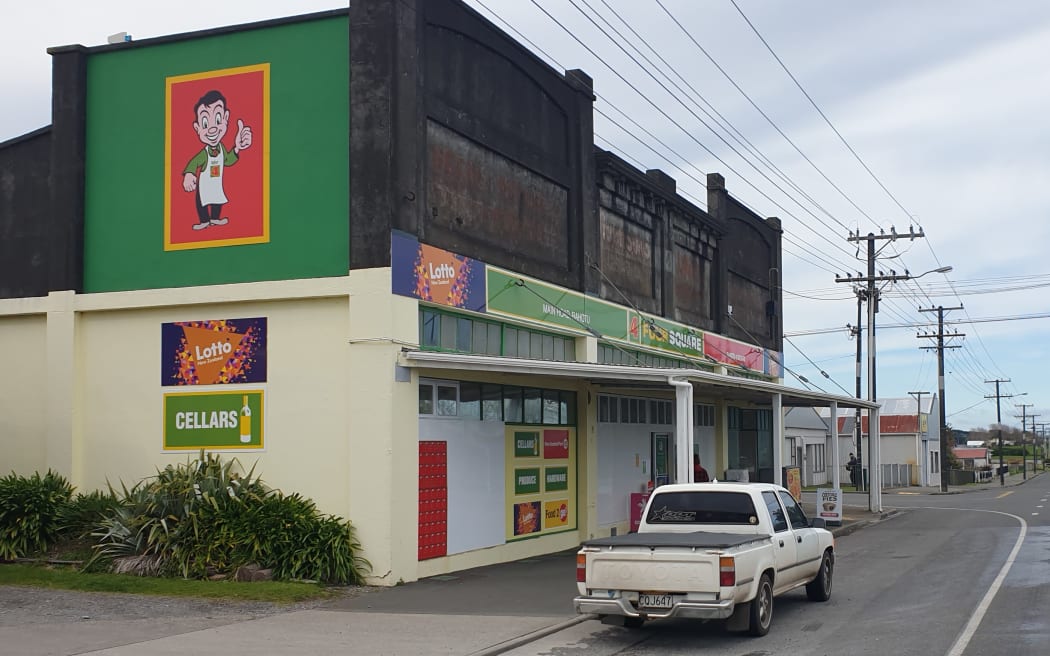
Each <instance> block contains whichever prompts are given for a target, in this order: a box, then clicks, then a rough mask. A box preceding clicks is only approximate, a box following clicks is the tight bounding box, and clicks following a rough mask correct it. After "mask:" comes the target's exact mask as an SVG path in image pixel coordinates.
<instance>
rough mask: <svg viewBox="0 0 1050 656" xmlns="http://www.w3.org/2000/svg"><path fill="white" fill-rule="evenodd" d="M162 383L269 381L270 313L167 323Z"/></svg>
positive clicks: (162, 339) (163, 329)
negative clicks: (267, 338) (241, 317)
mask: <svg viewBox="0 0 1050 656" xmlns="http://www.w3.org/2000/svg"><path fill="white" fill-rule="evenodd" d="M160 342H161V366H160V372H161V373H160V384H161V385H163V386H165V387H167V386H173V385H225V384H245V383H247V384H254V383H264V382H266V317H254V318H248V319H209V320H203V321H179V322H175V323H164V324H161V327H160Z"/></svg>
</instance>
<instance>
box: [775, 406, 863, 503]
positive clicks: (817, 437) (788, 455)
mask: <svg viewBox="0 0 1050 656" xmlns="http://www.w3.org/2000/svg"><path fill="white" fill-rule="evenodd" d="M830 437H831V432H830V431H829V430H828V424H827V420H826V419H824V418H822V417H821V416H820V414H819V413H818V412H817V411H816V410H815V409H813V408H788V409H787V410H786V411H785V412H784V440H785V442H786V445H785V447H786V448H785V451H784V464H785V465H790V466H797V467H799V468H800V469H801V470H802V484H803V485H826V484H827V485H830V484H831V483H832V482H833V474H832V471H831V468H832V467H833V466H834V463H829V462H828V458H829V457H830V455H831V449H830V446H829V439H830ZM843 453H844V454H845V453H848V451H847V452H843ZM839 476H840V479H845V480H849V476H848V475H847V474H846V473H845V469H843V470H842V471H841V472H840V474H839Z"/></svg>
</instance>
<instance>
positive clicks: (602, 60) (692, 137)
mask: <svg viewBox="0 0 1050 656" xmlns="http://www.w3.org/2000/svg"><path fill="white" fill-rule="evenodd" d="M530 2H531V3H532V4H533V5H534V6H535V7H536V8H537V9H539V10H540V11H541V12H543V14H544V15H546V16H547V18H549V19H550V20H551V21H552V22H553V23H554V24H555V25H557V26H558V27H560V28H561V29H562V31H564V32H565V33H566V34H568V35H569V37H571V38H572V39H573V40H574V41H576V43H578V44H579V45H580V46H581V47H582V48H583V49H584V50H586V51H587V52H588V53H590V55H591V56H592V57H594V58H595V59H596V60H597V61H598V62H600V63H601V64H602V65H603V66H605V67H606V68H607V69H608V70H609V71H610V72H612V74H613V75H615V76H616V77H617V78H619V79H620V81H621V82H623V83H624V84H626V85H627V86H628V87H630V88H631V89H632V90H633V91H634V92H635V93H636V94H638V96H639V97H640V98H642V99H643V100H645V101H646V102H647V103H648V104H649V105H650V106H652V108H653V109H655V110H656V111H657V112H659V113H660V114H661V115H662V116H663V117H664V118H666V119H667V120H668V121H670V122H671V123H672V124H673V125H674V126H675V127H677V128H678V129H679V130H681V131H682V132H683V133H684V134H685V135H686V136H687V137H688V138H689V139H690V140H691V141H693V142H695V143H696V144H697V145H698V146H700V147H701V148H703V149H704V151H705V152H707V153H708V154H709V155H710V156H711V157H714V158H715V159H716V160H718V162H719V163H721V164H722V165H723V166H725V167H726V169H728V170H729V171H730V172H732V173H734V174H735V175H737V176H738V177H739V178H740V179H741V180H742V181H743V182H744V183H746V184H747V185H748V186H749V187H751V188H752V189H754V190H755V191H756V192H757V193H758V194H760V195H761V196H762V197H763V198H765V199H766V200H768V201H769V202H770V203H772V204H773V205H774V206H776V207H778V208H780V209H781V210H783V211H784V212H785V213H786V214H787V215H788V216H790V217H792V218H794V219H795V220H797V221H798V222H799V223H800V224H801V225H802V226H803V227H805V228H807V229H808V230H810V231H811V232H813V233H814V234H815V235H817V236H818V237H819V238H821V239H823V240H824V241H826V242H828V243H829V244H830V245H832V246H833V247H835V248H837V249H839V250H841V251H842V252H844V253H846V254H847V255H848V254H849V252H848V251H846V249H845V248H843V247H842V246H841V245H840V244H838V243H836V242H834V241H832V240H831V239H830V238H828V236H827V235H825V234H824V233H823V232H821V231H819V230H816V229H815V228H813V227H812V226H810V225H809V224H807V223H806V222H805V221H802V220H801V219H799V218H798V217H797V216H795V215H794V214H793V213H791V212H790V211H788V209H787V208H785V207H784V206H782V205H781V204H780V203H778V202H777V201H775V200H774V199H773V198H772V197H771V196H769V194H767V193H766V192H764V191H762V190H761V189H759V188H758V187H757V186H756V185H755V184H754V183H752V182H751V180H750V179H748V178H747V177H746V176H744V175H743V174H742V173H741V172H740V171H738V170H736V168H734V167H733V166H732V165H730V164H729V163H728V162H726V161H725V160H724V159H722V158H721V157H719V156H718V155H717V154H716V153H715V152H714V151H713V150H711V149H710V148H708V147H707V145H705V144H704V143H703V142H701V141H700V140H699V139H697V138H696V136H695V135H694V134H693V133H692V132H691V131H689V130H687V129H685V127H684V126H682V124H681V123H679V122H678V121H676V120H675V119H674V118H673V117H671V115H670V114H668V113H667V112H666V111H665V110H664V109H663V107H661V106H660V105H659V104H657V103H656V102H655V101H654V100H653V99H652V98H650V97H649V96H648V95H647V94H644V93H642V91H641V90H640V89H639V88H638V86H637V85H635V84H634V83H633V82H631V81H630V80H628V79H627V78H626V77H624V75H623V74H622V73H620V71H618V70H617V69H616V68H615V67H613V66H612V65H610V64H609V63H608V62H607V61H605V58H603V57H601V56H600V55H599V54H598V53H596V52H595V51H594V49H593V48H591V47H590V46H589V45H587V44H586V43H585V42H584V41H583V40H582V39H581V38H580V37H579V36H577V35H576V33H575V32H573V31H572V30H570V29H569V28H568V27H566V26H565V24H564V23H562V22H561V21H560V20H558V19H557V18H556V17H555V16H554V15H553V14H551V13H550V12H549V11H547V9H546V8H544V7H543V6H542V5H540V4H539V3H538V2H537V1H536V0H530ZM573 7H575V8H576V9H577V11H580V13H581V14H583V16H584V17H585V18H586V19H587V20H588V21H589V22H591V24H593V25H594V26H595V27H597V28H598V30H599V31H601V32H602V33H603V34H604V35H605V36H606V37H607V38H609V40H610V41H612V42H613V44H614V45H615V46H616V47H617V48H619V49H620V51H621V52H623V53H624V54H625V55H627V57H628V58H629V59H631V61H633V62H634V63H635V65H636V66H638V67H639V68H640V69H641V70H642V71H643V72H644V73H645V74H646V75H648V76H649V77H650V78H651V79H652V80H653V81H655V82H656V83H657V84H658V85H659V86H660V87H661V88H662V89H663V90H664V92H666V93H667V94H668V95H669V96H670V97H671V98H672V99H674V100H675V102H677V103H678V104H679V105H681V106H682V107H683V108H684V109H685V110H686V111H687V112H689V113H690V114H691V115H692V116H693V118H695V119H696V120H697V121H699V122H700V124H701V125H703V126H704V127H705V128H707V129H708V130H709V131H710V132H711V133H712V134H714V135H715V136H716V137H718V138H719V139H720V140H721V141H722V142H723V143H725V144H726V146H728V147H729V149H730V150H732V151H733V152H734V153H736V155H737V156H739V157H740V158H741V159H742V160H743V161H744V162H745V163H746V164H748V165H749V166H751V168H753V169H754V170H755V171H756V172H757V173H758V174H759V175H761V176H762V177H763V178H765V179H766V181H767V182H769V183H770V184H772V185H773V186H774V187H775V188H776V189H777V190H778V191H780V193H782V194H784V196H786V197H787V198H789V199H791V200H792V201H794V202H795V204H797V205H798V206H799V207H800V208H801V209H803V210H804V211H805V212H806V213H807V214H809V215H810V216H812V217H813V218H814V219H816V220H817V221H818V222H820V223H821V224H823V225H824V226H825V227H826V228H828V229H829V230H831V231H832V232H833V231H834V230H833V229H832V228H831V226H829V225H827V224H826V223H825V222H824V221H823V219H821V218H820V217H818V216H817V215H816V214H814V213H813V212H811V211H810V210H809V209H808V208H806V207H805V206H804V205H802V203H800V202H799V201H798V200H797V199H796V198H794V197H793V196H792V195H791V194H789V193H787V192H786V191H784V189H783V188H782V187H781V186H780V185H778V184H777V183H776V182H775V181H773V180H772V179H771V178H770V177H769V176H768V175H766V174H765V173H764V172H763V171H762V170H761V169H759V168H758V167H757V166H755V165H754V163H753V162H751V160H749V159H748V158H746V157H744V156H743V155H741V154H740V152H739V151H738V150H736V148H735V147H733V145H732V144H730V143H729V142H728V141H726V140H725V139H724V138H723V137H722V136H721V135H720V134H718V133H717V132H716V131H715V130H713V129H712V128H711V126H710V125H708V124H707V122H706V121H704V120H703V119H702V118H701V117H700V116H699V115H698V114H697V113H696V112H694V111H693V110H692V109H690V108H689V107H688V106H687V105H686V104H685V103H684V102H682V100H681V98H679V97H678V95H677V94H674V93H672V92H671V90H670V89H668V88H667V86H666V85H664V83H663V82H661V81H660V80H659V79H657V78H656V76H655V75H653V74H652V72H651V71H649V70H648V69H647V68H646V67H645V66H643V65H642V64H641V63H639V62H638V60H637V59H636V58H635V57H634V56H633V55H631V54H630V53H629V52H627V51H626V49H624V47H623V46H621V45H620V44H619V43H618V42H617V41H616V40H615V39H613V38H612V37H610V36H609V35H608V33H607V32H605V30H604V29H602V27H601V26H600V25H598V24H597V23H595V22H594V19H592V18H591V17H590V16H588V15H587V13H586V12H583V11H582V10H580V9H579V7H578V6H577V5H575V4H573Z"/></svg>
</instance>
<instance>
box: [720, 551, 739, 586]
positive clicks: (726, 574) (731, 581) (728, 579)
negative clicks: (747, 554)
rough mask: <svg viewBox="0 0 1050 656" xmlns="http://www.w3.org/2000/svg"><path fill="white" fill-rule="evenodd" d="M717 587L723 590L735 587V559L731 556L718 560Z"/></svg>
mask: <svg viewBox="0 0 1050 656" xmlns="http://www.w3.org/2000/svg"><path fill="white" fill-rule="evenodd" d="M718 585H720V586H722V587H723V588H732V587H734V586H735V585H736V559H735V558H733V557H732V556H721V557H719V559H718Z"/></svg>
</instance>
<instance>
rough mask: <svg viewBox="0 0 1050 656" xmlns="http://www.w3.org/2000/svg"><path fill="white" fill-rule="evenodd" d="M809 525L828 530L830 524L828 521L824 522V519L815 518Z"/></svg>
mask: <svg viewBox="0 0 1050 656" xmlns="http://www.w3.org/2000/svg"><path fill="white" fill-rule="evenodd" d="M809 523H810V525H811V526H812V527H813V528H827V527H828V523H827V522H826V521H824V518H823V517H814V518H813V519H811V520H809Z"/></svg>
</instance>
